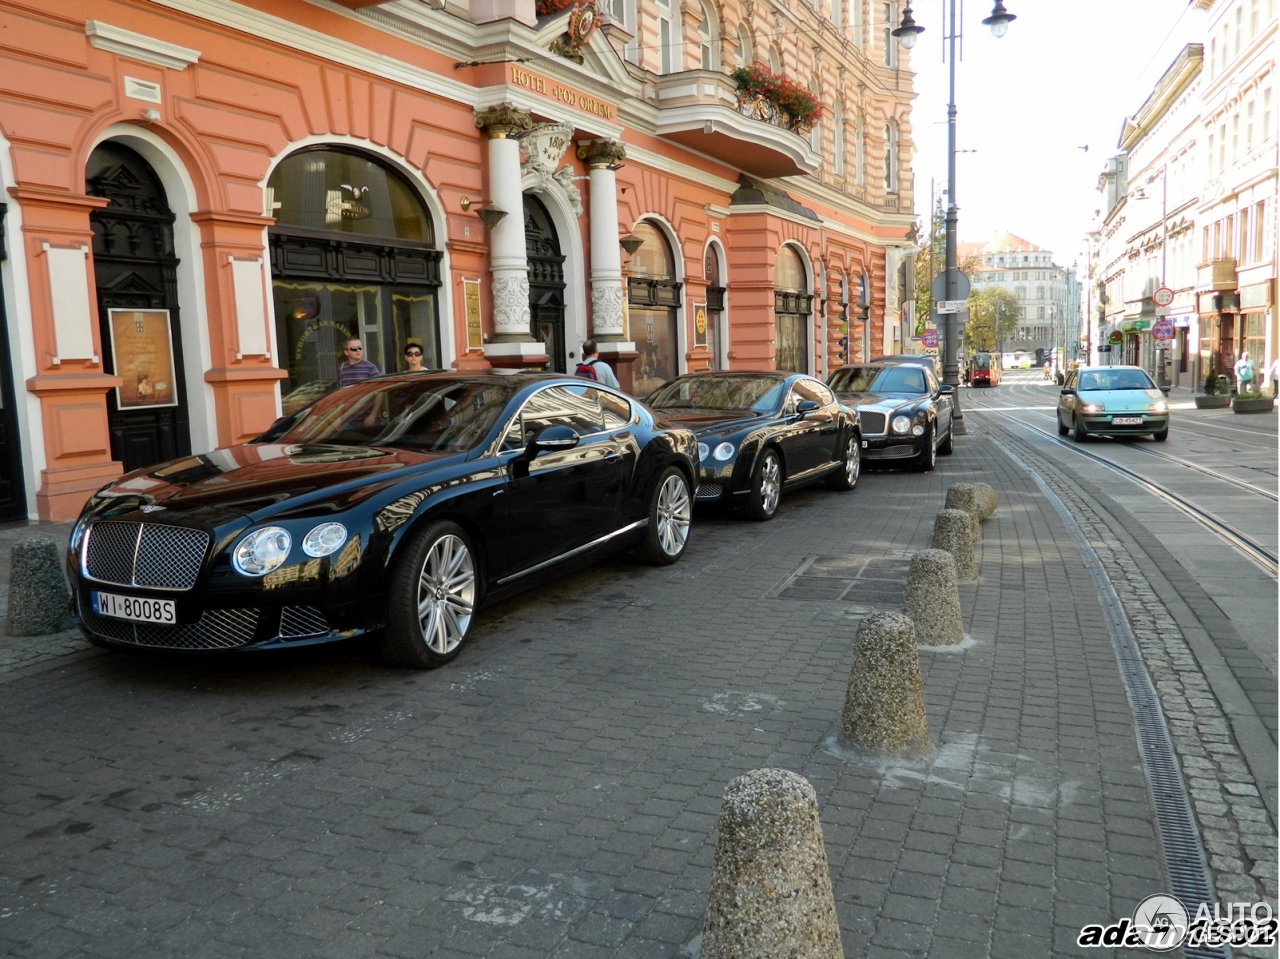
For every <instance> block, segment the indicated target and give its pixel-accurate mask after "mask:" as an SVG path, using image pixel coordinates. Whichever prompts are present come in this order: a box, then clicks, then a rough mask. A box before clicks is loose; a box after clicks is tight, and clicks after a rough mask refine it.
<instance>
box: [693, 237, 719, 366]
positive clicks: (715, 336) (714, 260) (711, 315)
mask: <svg viewBox="0 0 1280 959" xmlns="http://www.w3.org/2000/svg"><path fill="white" fill-rule="evenodd" d="M702 276H703V278H704V279H705V280H706V281H707V325H706V329H705V331H704V332H703V333H701V334H699V333H698V332H697V330H696V329H695V330H694V339H695V345H705V346H706V348H707V352H708V353H710V354H711V363H710V368H711V369H713V370H722V369H724V368H725V366H726V363H725V355H724V353H725V344H724V293H725V289H724V270H723V269H722V268H721V265H720V251H719V249H718V247H717V246H716V244H714V243H711V244H709V245H708V246H707V255H706V257H705V258H704V259H703V262H702Z"/></svg>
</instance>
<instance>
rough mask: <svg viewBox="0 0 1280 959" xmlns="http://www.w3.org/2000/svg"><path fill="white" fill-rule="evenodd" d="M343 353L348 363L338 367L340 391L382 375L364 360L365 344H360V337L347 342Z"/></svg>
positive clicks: (354, 337)
mask: <svg viewBox="0 0 1280 959" xmlns="http://www.w3.org/2000/svg"><path fill="white" fill-rule="evenodd" d="M342 353H343V355H344V356H345V357H346V360H347V361H346V362H345V363H343V364H341V365H340V366H339V367H338V388H339V389H341V388H342V387H344V386H350V385H351V384H352V383H359V382H360V381H361V380H367V379H368V378H369V377H371V376H378V375H380V374H381V373H382V371H381V370H380V369H378V368H377V367H376V366H374V365H373V364H372V363H370V362H369V361H368V360H366V359H365V358H364V344H363V343H361V342H360V337H358V336H353V337H351V338H350V339H349V340H347V344H346V346H345V347H344V348H343V350H342Z"/></svg>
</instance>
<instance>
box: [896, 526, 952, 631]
mask: <svg viewBox="0 0 1280 959" xmlns="http://www.w3.org/2000/svg"><path fill="white" fill-rule="evenodd" d="M902 613H903V615H904V616H906V617H907V618H908V619H910V620H911V621H912V622H913V623H915V626H916V642H918V643H919V644H920V645H921V646H954V645H955V644H956V643H961V642H964V623H963V620H962V619H961V616H960V589H959V587H958V586H957V585H956V562H955V559H954V558H953V557H952V555H951V554H950V553H948V552H947V551H946V550H945V549H922V550H920V552H918V553H916V554H915V555H914V556H913V557H911V572H910V573H908V574H907V590H906V593H905V594H904V595H903V597H902Z"/></svg>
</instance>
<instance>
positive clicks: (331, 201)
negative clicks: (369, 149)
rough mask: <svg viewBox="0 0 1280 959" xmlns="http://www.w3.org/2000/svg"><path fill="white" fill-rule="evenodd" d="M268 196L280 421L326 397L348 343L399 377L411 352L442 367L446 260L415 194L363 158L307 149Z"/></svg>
mask: <svg viewBox="0 0 1280 959" xmlns="http://www.w3.org/2000/svg"><path fill="white" fill-rule="evenodd" d="M268 188H269V190H270V191H271V196H272V198H273V200H274V201H275V202H277V203H279V207H278V208H277V210H276V223H275V225H274V226H273V227H271V229H270V231H269V234H268V238H269V248H270V253H271V288H272V297H273V299H274V302H275V314H276V337H277V342H278V344H279V351H280V365H281V366H282V367H284V368H286V369H287V371H288V374H289V376H288V379H287V380H285V382H284V383H283V384H282V395H283V397H284V399H283V406H284V411H285V412H286V413H292V412H294V411H295V410H297V409H299V408H301V407H302V406H305V405H306V404H307V403H309V402H311V400H313V399H315V398H316V397H317V396H321V395H323V394H324V393H325V392H327V391H328V390H329V389H332V388H333V386H334V385H335V384H336V383H337V379H338V364H339V363H340V362H341V361H342V348H343V346H344V345H345V342H344V341H345V340H346V338H347V337H351V336H358V337H360V338H361V340H363V342H364V348H365V353H364V357H365V359H367V360H369V361H371V362H373V363H375V364H376V365H377V366H378V367H379V369H381V370H382V371H383V372H393V371H395V370H398V369H400V368H401V364H402V363H403V356H404V350H405V348H406V347H407V346H408V344H410V343H416V344H417V345H418V346H420V347H422V352H423V365H424V366H427V367H437V368H438V367H440V366H442V365H443V350H442V349H441V343H440V328H439V316H438V312H439V311H438V293H439V289H440V285H441V284H440V262H441V253H440V251H439V250H437V249H436V248H435V247H436V244H435V231H434V227H433V224H432V221H431V218H430V216H429V215H428V214H427V211H426V209H425V208H424V206H423V204H422V201H421V200H420V199H419V198H418V196H417V194H416V193H415V192H414V191H413V189H412V187H410V186H409V184H408V183H407V182H405V181H404V180H402V179H401V178H400V176H399V175H398V174H397V173H395V172H393V171H392V170H390V169H387V168H385V167H383V166H382V164H381V163H380V162H379V161H378V160H376V159H375V158H373V157H370V156H366V155H365V154H363V153H357V152H353V151H345V150H333V149H313V150H302V151H300V152H298V153H295V154H293V155H292V156H290V157H287V158H285V159H284V160H283V161H282V162H281V163H280V165H279V166H278V167H276V169H275V172H274V173H272V175H271V180H270V181H269V187H268Z"/></svg>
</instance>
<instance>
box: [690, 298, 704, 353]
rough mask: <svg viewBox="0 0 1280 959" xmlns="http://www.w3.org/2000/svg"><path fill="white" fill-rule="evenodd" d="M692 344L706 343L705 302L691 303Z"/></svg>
mask: <svg viewBox="0 0 1280 959" xmlns="http://www.w3.org/2000/svg"><path fill="white" fill-rule="evenodd" d="M693 345H694V346H706V345H707V304H705V303H695V304H693Z"/></svg>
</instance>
